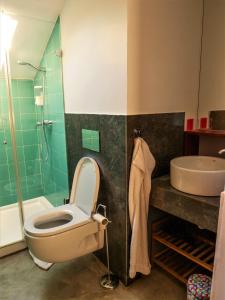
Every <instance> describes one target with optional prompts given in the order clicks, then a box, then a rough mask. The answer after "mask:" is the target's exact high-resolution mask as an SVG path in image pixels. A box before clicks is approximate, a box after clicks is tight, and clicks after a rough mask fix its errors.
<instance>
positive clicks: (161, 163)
mask: <svg viewBox="0 0 225 300" xmlns="http://www.w3.org/2000/svg"><path fill="white" fill-rule="evenodd" d="M135 128H138V129H140V130H141V132H142V137H143V139H144V140H145V141H146V142H147V143H148V145H149V147H150V149H151V152H152V154H153V155H154V157H155V160H156V168H155V170H154V173H153V177H158V176H161V175H164V174H167V173H169V165H170V160H171V159H172V158H174V157H177V156H181V155H183V141H184V113H163V114H149V115H134V116H127V164H128V166H130V164H131V159H132V152H133V140H134V129H135ZM128 174H129V170H128Z"/></svg>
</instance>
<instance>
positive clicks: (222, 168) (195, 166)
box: [170, 156, 225, 196]
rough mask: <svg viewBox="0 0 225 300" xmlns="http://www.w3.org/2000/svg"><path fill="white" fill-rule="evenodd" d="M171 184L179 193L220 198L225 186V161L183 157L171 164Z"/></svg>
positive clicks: (212, 158)
mask: <svg viewBox="0 0 225 300" xmlns="http://www.w3.org/2000/svg"><path fill="white" fill-rule="evenodd" d="M170 182H171V185H172V186H173V187H174V188H176V189H177V190H179V191H182V192H185V193H188V194H193V195H199V196H219V195H220V193H221V192H222V191H223V190H224V185H225V159H223V158H217V157H211V156H181V157H177V158H174V159H172V160H171V162H170Z"/></svg>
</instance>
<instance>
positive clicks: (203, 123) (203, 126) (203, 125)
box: [200, 117, 208, 129]
mask: <svg viewBox="0 0 225 300" xmlns="http://www.w3.org/2000/svg"><path fill="white" fill-rule="evenodd" d="M207 122H208V118H206V117H203V118H200V129H206V128H207Z"/></svg>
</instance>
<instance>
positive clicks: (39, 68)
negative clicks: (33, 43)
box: [17, 60, 46, 72]
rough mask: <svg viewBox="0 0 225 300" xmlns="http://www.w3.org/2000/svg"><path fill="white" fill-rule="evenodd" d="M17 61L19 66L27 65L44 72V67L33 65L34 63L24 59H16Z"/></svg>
mask: <svg viewBox="0 0 225 300" xmlns="http://www.w3.org/2000/svg"><path fill="white" fill-rule="evenodd" d="M17 63H18V64H19V65H21V66H29V67H31V68H33V69H35V70H37V71H40V72H46V70H45V68H42V67H35V66H34V65H32V64H31V63H29V62H26V61H23V60H18V61H17Z"/></svg>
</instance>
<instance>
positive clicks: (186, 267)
mask: <svg viewBox="0 0 225 300" xmlns="http://www.w3.org/2000/svg"><path fill="white" fill-rule="evenodd" d="M219 203H220V198H219V197H205V196H204V197H203V196H195V195H191V194H186V193H183V192H180V191H178V190H176V189H174V188H173V187H172V186H171V185H170V177H169V176H162V177H158V178H156V179H154V180H153V181H152V193H151V205H152V206H153V207H155V208H157V209H160V210H161V211H163V212H165V213H167V214H166V216H165V217H163V218H160V219H159V220H157V221H155V222H153V223H152V262H154V263H155V264H157V265H159V266H160V267H161V268H163V269H164V270H165V271H167V272H169V273H170V274H172V275H173V276H174V277H175V278H176V279H178V280H179V281H181V282H183V283H185V284H186V283H187V279H188V277H189V276H190V275H191V274H193V273H196V272H197V273H204V274H208V275H211V274H212V271H213V261H214V254H215V239H216V230H217V220H218V213H219Z"/></svg>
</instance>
